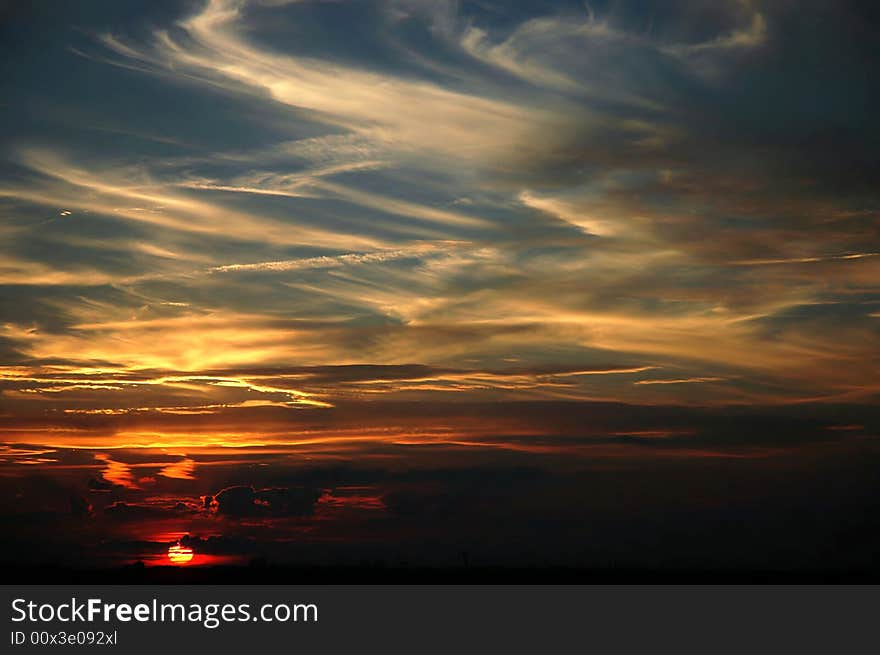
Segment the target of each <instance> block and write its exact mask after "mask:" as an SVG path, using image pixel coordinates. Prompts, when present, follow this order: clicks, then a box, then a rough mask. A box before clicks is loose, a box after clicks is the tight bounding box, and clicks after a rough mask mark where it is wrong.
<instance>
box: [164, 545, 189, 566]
mask: <svg viewBox="0 0 880 655" xmlns="http://www.w3.org/2000/svg"><path fill="white" fill-rule="evenodd" d="M192 558H193V551H192V548H187V547H186V546H181V545H180V544H174V545H173V546H171V547H170V548H169V549H168V559H169V560H170V561H171V563H172V564H186V563H187V562H190V561H192Z"/></svg>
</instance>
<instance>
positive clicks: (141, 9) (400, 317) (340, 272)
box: [0, 0, 880, 564]
mask: <svg viewBox="0 0 880 655" xmlns="http://www.w3.org/2000/svg"><path fill="white" fill-rule="evenodd" d="M0 20H2V27H0V54H2V56H0V71H2V73H0V90H2V93H0V116H2V118H0V147H2V162H0V493H2V494H3V499H2V501H0V514H2V517H3V521H4V522H5V523H6V524H7V525H11V524H12V522H17V523H18V524H19V525H22V526H25V527H24V528H22V529H23V530H24V531H25V532H26V537H23V538H26V539H30V540H31V541H30V543H32V544H38V546H35V547H34V550H33V553H35V554H34V558H35V561H44V560H45V561H48V560H52V561H56V560H58V561H63V560H64V556H63V555H59V553H60V552H61V550H59V551H58V552H56V551H54V550H52V548H51V547H50V546H49V545H47V544H46V543H45V535H46V526H47V525H49V524H51V523H52V522H53V521H56V522H57V521H61V522H62V524H63V525H65V526H69V530H68V532H67V533H66V534H68V535H69V540H70V543H66V542H65V544H66V545H65V548H68V549H69V548H73V546H72V545H71V544H76V548H78V549H79V550H77V551H76V552H80V553H81V554H82V556H83V557H86V558H91V560H90V561H100V557H98V556H97V555H95V552H96V550H98V549H99V546H100V548H104V549H105V550H106V551H107V552H112V553H113V557H118V558H120V561H123V560H125V559H126V558H127V557H129V556H131V557H141V556H143V557H147V556H149V555H150V554H151V553H160V554H161V553H162V552H163V548H164V547H165V546H166V545H167V543H166V542H171V543H173V542H174V541H175V540H176V539H179V538H180V537H181V536H182V535H187V534H188V535H190V538H191V539H192V540H193V544H194V547H195V550H196V552H197V553H199V551H200V550H201V551H202V552H203V554H214V555H217V556H225V555H230V556H231V555H240V554H246V555H254V554H259V553H267V552H268V553H269V554H270V555H271V556H272V557H276V558H284V557H286V558H287V559H288V560H290V559H295V558H296V557H298V556H299V553H300V550H296V549H297V548H300V546H301V545H302V544H303V543H305V542H309V543H320V544H325V545H326V544H329V543H333V544H344V545H345V546H339V548H351V549H352V550H351V552H352V553H355V554H354V555H351V557H360V556H361V554H362V553H365V552H368V551H369V549H366V548H365V547H364V543H370V544H374V545H375V548H376V549H377V552H381V553H382V556H383V557H384V556H388V557H391V556H390V555H388V553H389V552H391V550H393V552H394V553H395V555H394V556H395V557H396V556H397V554H399V553H400V552H404V551H405V552H406V553H409V554H408V555H407V557H414V558H418V557H424V558H426V560H431V558H434V560H437V561H440V560H442V558H443V557H446V556H447V554H448V553H452V554H453V556H457V553H458V552H459V551H460V550H461V549H470V548H473V549H474V550H475V551H479V547H478V546H474V545H473V544H474V543H479V544H483V545H484V549H483V551H484V552H486V553H492V555H491V556H489V555H487V556H486V557H487V560H488V561H493V562H495V561H507V559H510V560H511V561H515V562H516V563H523V562H525V563H534V555H533V554H529V553H533V549H534V548H538V549H540V548H544V547H546V546H547V544H548V543H550V544H552V545H553V549H552V550H553V552H555V553H556V554H557V555H559V556H560V557H563V558H564V557H568V558H569V560H570V561H571V562H575V563H578V564H583V563H584V562H587V561H588V560H589V558H587V557H586V556H585V555H584V552H585V551H584V549H583V548H582V544H583V543H586V542H587V541H589V542H590V543H591V544H592V545H593V547H594V548H595V549H598V550H597V551H595V552H593V551H591V553H592V555H591V556H594V557H598V558H600V559H601V558H605V559H604V560H603V561H607V559H608V558H611V559H613V558H615V557H621V558H624V559H625V558H627V557H630V558H632V559H636V560H637V559H638V558H639V556H640V555H639V554H638V553H635V552H631V551H629V550H627V549H626V548H629V546H627V547H626V548H624V547H622V546H621V544H622V543H624V542H626V543H629V541H628V539H629V537H628V536H627V535H629V532H627V530H630V529H632V530H633V531H637V530H639V531H649V532H650V531H651V529H652V528H651V527H650V526H653V525H654V523H652V521H654V520H656V517H657V512H668V511H670V508H671V507H675V508H676V512H678V514H676V517H678V518H674V519H669V520H670V521H672V523H670V525H675V526H684V525H689V526H690V527H689V528H688V529H692V528H693V525H694V522H696V523H697V524H698V525H699V530H702V531H703V532H702V533H701V534H703V533H704V536H705V537H706V539H712V538H714V537H710V536H708V535H710V534H713V533H715V531H716V528H717V522H719V521H720V522H721V523H723V522H724V520H726V519H724V518H723V517H729V516H737V517H740V518H736V519H734V522H736V521H740V522H742V521H746V520H747V519H746V518H742V517H749V518H748V520H749V521H751V520H752V518H754V515H753V514H749V512H750V511H752V510H750V509H749V508H752V509H754V508H756V507H761V508H762V509H761V512H764V513H763V514H761V516H760V517H759V518H760V521H764V522H765V523H766V524H773V525H775V526H776V527H779V526H778V523H777V522H776V517H777V516H778V515H782V514H786V513H788V512H789V509H790V508H792V507H796V508H799V509H798V511H801V510H803V511H806V512H807V513H808V514H809V512H810V511H813V510H815V511H816V512H820V513H821V512H822V511H825V509H827V508H828V507H837V508H838V509H840V508H844V513H845V514H846V512H850V513H849V514H846V516H847V517H850V516H852V517H856V518H852V519H851V521H852V523H853V524H854V525H864V521H865V520H867V519H864V516H867V515H868V514H869V515H870V516H871V517H872V518H871V519H870V520H871V521H874V523H872V524H871V525H874V524H876V525H880V518H878V514H877V512H876V510H875V509H870V511H869V510H868V509H866V507H868V506H867V505H864V502H867V501H866V500H865V499H869V498H871V497H873V495H874V494H875V492H876V491H877V489H876V482H875V481H874V478H875V475H874V472H876V466H877V464H878V463H880V458H878V454H880V452H878V448H877V445H878V442H877V438H878V436H880V411H878V410H877V405H878V400H880V374H878V371H880V156H878V152H880V129H878V120H877V107H878V101H880V93H878V89H880V86H878V85H877V82H876V79H875V77H874V76H875V75H876V71H877V70H880V51H878V49H877V34H878V29H880V14H878V11H877V9H876V7H875V6H874V4H873V3H869V2H857V1H854V0H853V1H849V2H831V1H830V0H829V1H827V2H822V1H818V0H817V1H807V2H794V0H791V1H789V0H782V1H780V2H760V1H758V0H754V1H753V0H723V1H721V0H713V1H708V0H707V1H703V0H691V1H688V2H685V1H683V0H681V1H678V0H675V1H662V2H661V1H660V0H644V1H640V2H637V1H635V0H616V1H612V0H609V1H607V2H602V1H594V2H566V1H557V2H547V1H535V0H530V1H527V2H526V1H522V2H513V1H504V2H501V1H498V2H496V1H495V0H486V1H476V2H466V1H464V0H462V1H460V2H454V1H452V0H422V1H419V0H378V1H375V2H373V1H364V2H354V1H350V2H343V1H338V2H337V1H332V0H326V1H321V0H250V1H245V0H208V1H207V2H204V1H194V2H190V1H183V2H181V1H166V0H161V1H156V2H146V1H132V2H119V1H85V2H76V3H58V2H48V1H46V2H33V3H31V2H21V3H15V2H13V3H11V4H10V5H9V6H5V5H4V8H2V9H0ZM615 471H616V473H615ZM782 479H786V480H789V481H790V484H789V486H786V485H785V484H782V483H781V482H780V480H782ZM844 481H846V482H845V483H844ZM731 485H733V487H736V489H735V490H732V489H733V487H732V486H731ZM224 490H225V491H224ZM820 490H821V491H820ZM767 498H771V499H772V502H769V503H767V502H765V501H766V500H767ZM870 507H871V508H875V507H876V505H871V506H870ZM805 508H806V509H805ZM809 508H812V509H809ZM755 511H757V510H755ZM777 511H778V512H779V514H774V513H773V512H777ZM493 512H497V513H498V514H497V515H498V516H499V517H507V519H508V521H509V525H511V526H516V527H515V528H511V529H512V530H513V529H516V530H520V529H521V530H522V534H520V533H519V532H518V533H517V534H518V535H519V537H517V538H518V539H519V541H517V542H516V543H517V544H518V545H517V546H511V545H510V544H509V543H507V544H506V545H502V544H501V543H500V541H499V543H496V542H495V540H494V538H493V537H490V536H487V535H486V534H484V533H483V532H482V531H481V530H482V528H478V527H477V526H479V524H480V523H481V521H482V520H483V518H484V517H485V516H487V515H492V513H493ZM725 512H727V513H725ZM416 515H418V517H419V518H414V517H415V516H416ZM786 515H789V514H786ZM694 516H697V517H702V518H697V519H695V520H692V518H693V517H694ZM437 517H440V518H443V520H444V521H448V528H447V529H446V531H445V532H443V534H442V535H441V536H438V534H436V530H437V528H436V526H435V525H434V520H435V519H436V518H437ZM444 517H445V518H444ZM450 517H451V518H450ZM480 517H483V518H480ZM536 517H540V520H541V521H543V523H539V522H538V518H536ZM585 517H586V518H585ZM597 517H601V519H599V518H597ZM686 517H690V518H686ZM706 517H712V518H711V519H710V518H706ZM718 517H722V518H718ZM859 517H861V518H859ZM636 519H638V521H641V523H638V525H639V526H640V527H638V528H636V527H627V528H622V527H621V526H623V525H629V526H632V525H633V523H632V521H634V520H636ZM792 520H794V519H792ZM846 520H847V521H850V518H847V519H846ZM765 523H762V524H761V525H764V524H765ZM807 523H809V521H807ZM429 524H430V525H429ZM798 525H799V526H800V525H801V523H799V524H798ZM804 525H806V523H805V524H804ZM599 526H605V528H600V527H599ZM608 526H612V527H608ZM712 526H715V527H712ZM606 528H607V529H606ZM670 529H672V528H670ZM682 529H684V528H682ZM800 529H801V528H800V527H799V528H797V529H794V528H792V529H791V530H788V528H780V530H781V532H780V535H781V536H779V538H778V539H777V540H776V541H775V542H774V543H775V544H776V545H777V546H779V544H783V543H784V544H789V543H798V542H799V540H801V537H799V536H797V535H803V534H809V535H813V536H815V534H817V533H814V532H810V531H809V529H808V528H804V530H806V533H804V532H799V531H798V530H800ZM839 529H843V528H841V527H840V526H838V525H836V524H835V525H834V526H831V527H827V529H826V528H825V527H823V528H822V530H824V532H822V534H823V535H825V536H827V534H831V533H833V534H837V532H835V530H839ZM672 530H673V532H675V530H679V528H678V527H677V528H674V529H672ZM786 530H788V531H786ZM584 531H588V532H589V536H587V532H584ZM826 533H827V534H826ZM641 534H642V535H643V537H642V538H644V532H642V533H641ZM658 534H659V533H657V532H656V531H654V532H651V539H654V540H659V541H658V543H659V542H662V543H664V544H666V545H667V546H668V543H667V542H663V538H662V537H661V536H658ZM675 534H676V535H679V533H678V532H676V533H675ZM738 534H739V535H740V537H742V534H741V533H738ZM750 534H751V533H750ZM547 535H550V536H549V537H548V536H547ZM609 535H611V536H609ZM679 536H680V535H679ZM753 536H754V535H752V536H750V537H748V539H752V537H753ZM825 536H823V537H822V538H823V539H824V538H825ZM875 537H876V536H875ZM676 538H677V537H676ZM695 538H697V539H699V537H695ZM743 538H745V537H743ZM754 538H755V539H758V537H754ZM830 538H831V537H829V539H830ZM188 539H189V538H188ZM211 539H213V540H214V541H210V540H211ZM499 539H500V538H499ZM748 539H747V541H748ZM817 539H818V538H817ZM427 542H431V543H432V544H434V546H436V552H435V551H434V550H431V549H430V548H426V547H424V544H425V543H427ZM759 542H760V539H758V541H755V542H752V541H748V544H749V545H750V546H749V547H750V548H752V550H750V551H749V553H750V555H749V557H751V556H752V555H753V554H755V553H758V554H755V555H754V559H755V561H764V560H761V555H760V553H761V552H762V551H761V547H760V545H759ZM800 542H801V543H803V541H802V540H801V541H800ZM353 543H354V544H357V546H351V544H353ZM404 543H410V544H417V546H412V547H411V548H410V549H409V550H407V549H406V548H405V547H403V546H401V544H404ZM669 543H671V542H669ZM736 543H737V544H741V543H742V542H736ZM817 543H818V542H817ZM823 543H825V542H823ZM255 544H257V545H255ZM267 544H271V546H269V545H267ZM279 544H284V545H283V546H280V545H279ZM535 544H537V545H535ZM560 544H564V545H563V546H561V545H560ZM712 544H713V545H712V548H716V547H717V544H716V543H715V542H714V541H713V542H712ZM392 545H393V548H392ZM814 546H815V548H813V550H811V553H812V555H811V556H813V555H815V552H818V551H817V550H816V549H817V548H819V546H818V545H816V544H814ZM779 547H782V546H779ZM786 547H787V546H786ZM670 548H671V547H670ZM731 548H733V546H731ZM138 549H141V550H140V551H139V550H138ZM267 549H268V550H267ZM273 549H274V550H273ZM389 549H391V550H389ZM294 550H295V552H296V553H297V554H296V555H292V554H291V553H293V552H294ZM671 550H674V548H671ZM710 550H711V549H710ZM599 551H601V553H602V554H601V555H597V554H596V553H597V552H599ZM68 552H69V551H68ZM102 552H103V551H102ZM333 552H334V553H335V552H336V551H333ZM340 552H341V551H340ZM369 552H372V551H369ZM716 552H718V551H717V550H716ZM725 552H726V551H725ZM740 552H742V551H741V550H740ZM786 552H788V551H786ZM345 553H346V554H345V556H346V557H348V556H349V555H350V554H349V553H348V551H345ZM413 553H415V554H413ZM609 553H611V554H610V555H609ZM703 554H704V555H705V552H704V553H703ZM311 556H312V555H308V557H311ZM334 556H336V555H334ZM341 556H342V555H340V557H341ZM401 556H402V555H401ZM303 557H306V556H305V555H303ZM682 557H684V556H682ZM719 557H721V556H720V555H719ZM854 557H855V559H856V560H858V561H859V562H860V561H861V560H859V559H858V557H861V555H859V556H854ZM52 558H55V559H52ZM59 558H60V560H59ZM493 558H494V559H493ZM505 558H507V559H505ZM530 558H532V559H530ZM0 559H7V555H5V554H4V556H3V558H0ZM537 559H540V557H537ZM434 560H431V561H434ZM569 560H565V561H569ZM112 561H113V562H116V561H117V560H115V559H114V560H112ZM589 561H593V560H589ZM640 561H641V560H640ZM664 561H666V560H664ZM749 561H750V562H752V560H749ZM847 561H849V560H847ZM652 562H653V560H652ZM712 562H713V563H715V560H712ZM654 563H655V564H656V562H654Z"/></svg>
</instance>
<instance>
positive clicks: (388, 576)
mask: <svg viewBox="0 0 880 655" xmlns="http://www.w3.org/2000/svg"><path fill="white" fill-rule="evenodd" d="M0 578H2V579H3V581H4V583H6V584H84V585H85V584H125V585H138V584H248V585H253V584H258V585H266V584H269V585H271V584H603V585H604V584H877V583H880V570H877V569H872V570H834V569H827V570H818V569H813V570H731V569H726V570H696V569H682V570H674V569H666V570H650V569H636V568H613V567H609V568H604V569H577V568H563V567H547V568H529V569H524V568H501V567H498V568H464V567H461V568H403V567H383V566H356V567H355V566H353V567H308V568H297V567H281V566H273V565H250V566H191V567H186V566H150V567H143V566H138V565H131V566H125V567H121V568H116V569H72V568H62V567H51V566H45V567H21V566H14V565H6V566H2V567H0Z"/></svg>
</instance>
